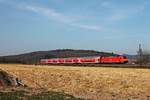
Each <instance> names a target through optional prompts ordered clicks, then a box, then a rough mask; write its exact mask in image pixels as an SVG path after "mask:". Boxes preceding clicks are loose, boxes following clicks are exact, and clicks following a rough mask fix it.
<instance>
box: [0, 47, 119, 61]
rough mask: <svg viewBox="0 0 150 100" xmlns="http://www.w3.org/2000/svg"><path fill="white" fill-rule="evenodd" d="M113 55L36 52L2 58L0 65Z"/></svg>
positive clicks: (84, 52) (70, 51) (75, 52)
mask: <svg viewBox="0 0 150 100" xmlns="http://www.w3.org/2000/svg"><path fill="white" fill-rule="evenodd" d="M111 55H116V54H113V53H106V52H99V51H94V50H72V49H59V50H50V51H37V52H31V53H25V54H20V55H12V56H2V57H0V63H22V64H37V63H38V62H39V61H40V59H44V58H64V57H65V58H67V57H86V56H111Z"/></svg>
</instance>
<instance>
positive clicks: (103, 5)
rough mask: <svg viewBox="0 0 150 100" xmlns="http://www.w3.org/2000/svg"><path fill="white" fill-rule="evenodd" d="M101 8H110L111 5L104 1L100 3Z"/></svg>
mask: <svg viewBox="0 0 150 100" xmlns="http://www.w3.org/2000/svg"><path fill="white" fill-rule="evenodd" d="M101 6H102V7H105V8H110V7H111V3H110V2H108V1H104V2H102V3H101Z"/></svg>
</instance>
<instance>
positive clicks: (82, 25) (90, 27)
mask: <svg viewBox="0 0 150 100" xmlns="http://www.w3.org/2000/svg"><path fill="white" fill-rule="evenodd" d="M73 25H74V26H78V27H79V28H82V29H87V30H95V31H102V28H101V27H99V26H95V25H85V24H73Z"/></svg>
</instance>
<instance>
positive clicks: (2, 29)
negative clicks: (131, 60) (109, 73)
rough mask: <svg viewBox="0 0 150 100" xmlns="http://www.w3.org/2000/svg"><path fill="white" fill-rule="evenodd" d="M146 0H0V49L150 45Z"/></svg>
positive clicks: (121, 49) (123, 49) (120, 49)
mask: <svg viewBox="0 0 150 100" xmlns="http://www.w3.org/2000/svg"><path fill="white" fill-rule="evenodd" d="M149 26H150V1H149V0H0V46H1V49H0V55H10V54H20V53H26V52H31V51H40V50H42V51H45V50H53V49H63V48H70V49H90V50H98V51H108V52H115V53H119V54H122V53H128V54H136V51H137V49H138V44H139V43H141V44H142V45H143V46H144V48H145V49H150V44H149V39H150V28H149Z"/></svg>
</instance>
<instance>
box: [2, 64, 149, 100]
mask: <svg viewBox="0 0 150 100" xmlns="http://www.w3.org/2000/svg"><path fill="white" fill-rule="evenodd" d="M0 68H1V69H3V70H5V71H7V72H9V73H10V74H13V75H14V76H16V77H18V78H19V79H21V80H22V81H23V83H25V84H26V85H28V86H29V87H32V88H34V89H37V90H38V89H42V88H43V89H47V90H54V91H64V92H66V93H69V94H73V95H74V96H77V97H83V98H91V99H94V100H112V99H117V100H118V99H119V100H123V99H125V100H127V99H132V100H134V99H135V100H143V99H147V98H148V96H150V70H149V69H132V68H131V69H129V68H104V67H99V68H96V67H68V66H67V67H66V66H34V65H19V64H18V65H17V64H0Z"/></svg>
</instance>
